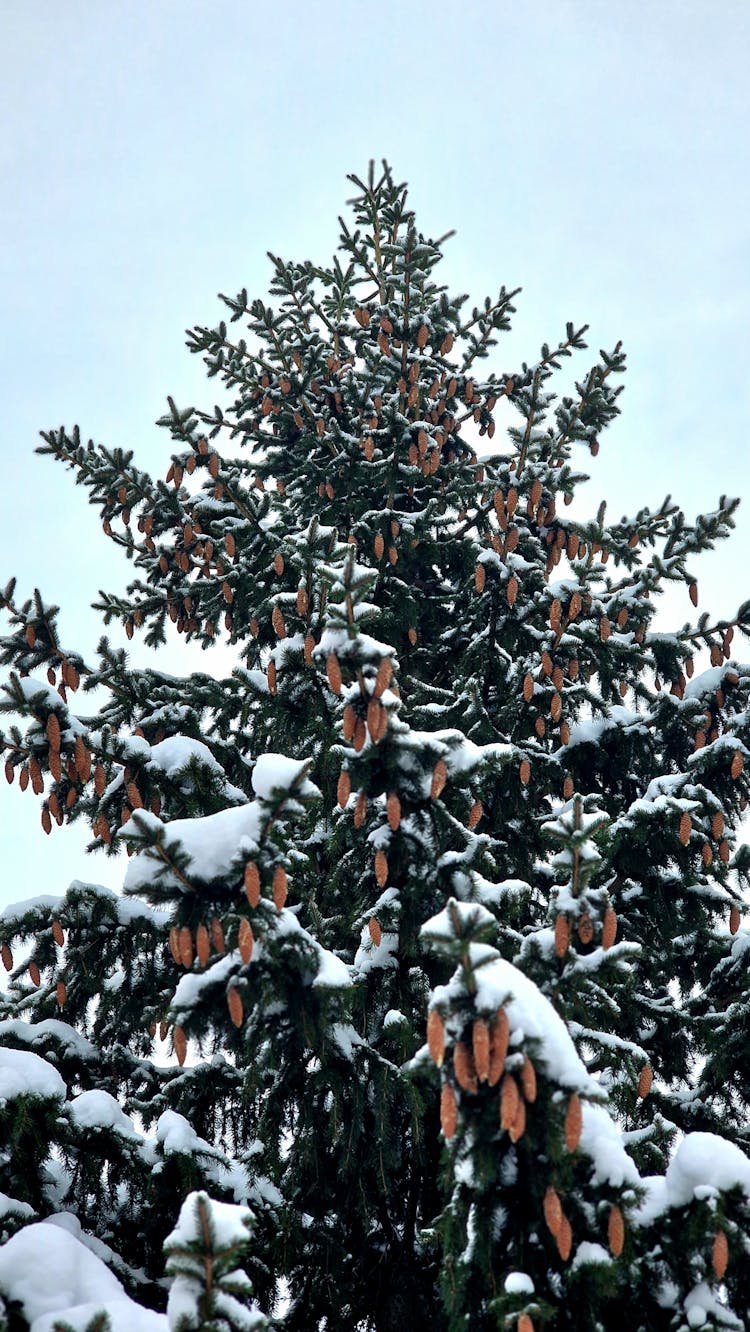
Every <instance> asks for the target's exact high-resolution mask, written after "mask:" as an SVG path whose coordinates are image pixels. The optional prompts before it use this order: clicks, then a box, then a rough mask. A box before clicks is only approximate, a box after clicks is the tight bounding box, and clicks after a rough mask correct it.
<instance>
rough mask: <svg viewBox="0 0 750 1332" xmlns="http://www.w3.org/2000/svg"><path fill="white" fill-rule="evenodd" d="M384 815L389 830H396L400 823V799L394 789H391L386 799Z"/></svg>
mask: <svg viewBox="0 0 750 1332" xmlns="http://www.w3.org/2000/svg"><path fill="white" fill-rule="evenodd" d="M385 808H386V817H387V819H388V827H389V828H390V829H391V832H397V831H398V828H399V827H400V825H401V801H400V800H399V798H398V796H397V795H396V792H395V791H391V792H390V793H389V795H388V799H387V800H386V805H385Z"/></svg>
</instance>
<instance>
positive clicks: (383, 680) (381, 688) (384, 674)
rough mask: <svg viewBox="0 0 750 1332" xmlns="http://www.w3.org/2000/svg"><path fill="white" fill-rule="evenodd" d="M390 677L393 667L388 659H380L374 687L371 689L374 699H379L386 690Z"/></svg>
mask: <svg viewBox="0 0 750 1332" xmlns="http://www.w3.org/2000/svg"><path fill="white" fill-rule="evenodd" d="M392 676H393V665H392V663H391V659H390V657H382V658H381V661H380V665H379V666H378V671H377V675H376V676H375V687H374V689H373V694H374V695H375V697H376V698H380V696H381V694H383V693H384V692H385V690H386V689H387V688H388V686H389V685H390V683H391V678H392Z"/></svg>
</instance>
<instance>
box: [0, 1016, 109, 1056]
mask: <svg viewBox="0 0 750 1332" xmlns="http://www.w3.org/2000/svg"><path fill="white" fill-rule="evenodd" d="M5 1041H12V1042H13V1044H14V1045H42V1044H46V1043H47V1042H49V1043H50V1044H53V1045H56V1046H58V1047H59V1049H60V1050H61V1051H62V1052H63V1053H64V1054H66V1055H75V1056H76V1057H77V1058H79V1059H98V1058H99V1051H98V1050H97V1048H96V1046H95V1045H93V1044H92V1042H91V1041H89V1040H87V1039H86V1037H85V1036H82V1035H81V1033H80V1031H76V1029H75V1027H71V1025H70V1023H68V1022H61V1021H60V1019H59V1018H43V1019H42V1021H41V1022H24V1021H23V1020H22V1019H21V1018H8V1019H7V1021H5V1022H0V1043H4V1042H5Z"/></svg>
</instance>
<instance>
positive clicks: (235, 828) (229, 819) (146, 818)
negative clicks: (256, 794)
mask: <svg viewBox="0 0 750 1332" xmlns="http://www.w3.org/2000/svg"><path fill="white" fill-rule="evenodd" d="M264 821H265V820H264V816H263V814H262V812H261V810H260V807H259V805H258V804H257V803H255V802H253V803H252V804H248V805H240V806H237V807H233V808H232V809H222V810H219V812H218V813H217V814H206V815H205V816H204V817H203V818H195V819H173V820H172V821H171V822H170V823H162V821H161V819H160V818H157V816H156V815H155V814H152V813H151V812H150V811H148V810H143V809H139V810H138V811H137V812H136V813H135V814H134V815H133V816H132V818H131V819H129V820H128V822H127V823H126V824H125V832H126V835H127V832H128V831H131V832H132V830H133V826H135V828H137V829H138V830H141V829H142V830H143V831H144V832H146V833H147V834H150V835H152V836H157V835H159V834H160V833H162V834H165V836H164V844H165V846H170V845H173V844H174V843H177V842H179V844H180V847H181V849H182V851H183V852H184V853H185V854H186V855H187V857H188V862H189V863H188V866H187V869H186V871H185V872H186V874H187V875H188V876H189V877H191V878H194V879H200V880H202V881H203V882H204V883H211V882H214V881H215V880H216V879H220V878H223V877H224V876H225V875H227V874H228V873H229V871H230V869H231V867H232V865H233V864H234V862H235V861H236V860H237V858H238V857H239V856H240V855H241V854H242V853H243V852H247V853H252V852H255V851H257V849H258V844H259V841H260V837H261V832H262V828H263V824H264ZM157 877H158V878H159V879H160V882H162V883H170V884H172V883H173V884H174V886H175V888H179V889H183V888H184V884H182V883H181V881H180V880H179V879H178V878H177V877H176V875H174V874H173V873H172V871H171V870H169V869H168V868H167V867H166V866H165V862H164V861H163V860H162V858H161V856H159V855H158V854H155V853H153V852H151V851H150V850H149V849H145V850H143V851H140V852H138V854H137V855H135V856H133V858H132V859H131V861H130V863H129V865H128V868H127V870H126V873H125V883H124V888H125V892H126V893H136V892H138V891H139V890H140V889H142V888H145V887H147V886H148V885H149V884H151V883H153V882H154V880H155V879H156V878H157Z"/></svg>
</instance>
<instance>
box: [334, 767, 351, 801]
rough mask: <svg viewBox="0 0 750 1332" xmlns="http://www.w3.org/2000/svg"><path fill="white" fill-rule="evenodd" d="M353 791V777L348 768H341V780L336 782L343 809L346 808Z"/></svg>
mask: <svg viewBox="0 0 750 1332" xmlns="http://www.w3.org/2000/svg"><path fill="white" fill-rule="evenodd" d="M351 793H352V779H351V777H350V776H349V773H348V772H347V770H346V768H342V769H341V773H340V774H339V780H338V782H337V784H336V799H337V801H338V803H339V805H340V806H341V808H342V809H344V808H345V806H346V803H347V801H348V799H349V796H350V795H351Z"/></svg>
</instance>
